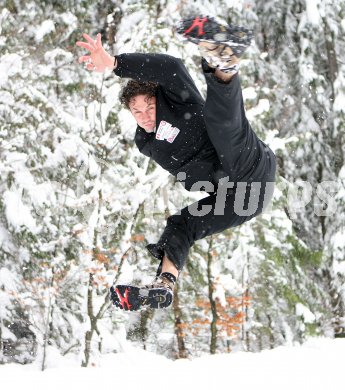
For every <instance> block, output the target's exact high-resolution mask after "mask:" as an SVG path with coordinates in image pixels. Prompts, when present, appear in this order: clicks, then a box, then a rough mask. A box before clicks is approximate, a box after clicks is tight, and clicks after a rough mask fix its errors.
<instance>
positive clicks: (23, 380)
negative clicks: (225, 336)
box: [0, 338, 345, 390]
mask: <svg viewBox="0 0 345 390" xmlns="http://www.w3.org/2000/svg"><path fill="white" fill-rule="evenodd" d="M344 352H345V339H335V340H332V339H326V338H315V339H310V340H309V341H308V342H306V343H305V344H304V345H302V346H293V347H292V346H291V347H279V348H276V349H273V350H266V351H263V352H261V353H249V352H234V353H230V354H219V355H213V356H203V357H200V358H196V359H193V360H186V359H183V360H176V361H172V360H169V359H167V358H165V357H162V356H159V355H156V354H153V353H150V352H146V351H143V350H140V349H135V348H133V347H126V348H125V352H124V353H118V354H109V355H106V356H105V357H104V358H102V363H101V367H98V368H79V367H74V364H72V365H69V363H68V360H64V364H61V362H59V364H58V367H56V368H49V369H47V370H45V371H44V372H41V371H39V370H38V368H37V366H35V365H31V366H30V365H27V366H21V365H17V364H7V365H4V366H0V378H1V388H2V389H4V390H5V389H11V390H19V389H25V390H31V389H32V390H43V389H44V390H47V389H49V390H55V389H56V390H57V389H59V390H61V389H63V390H70V389H71V390H72V389H73V390H74V389H76V388H78V389H82V390H89V389H90V390H91V389H93V390H94V389H102V390H103V389H114V390H115V389H120V388H121V389H124V388H126V389H128V390H132V389H138V390H146V389H147V390H148V389H150V390H153V389H157V390H163V389H164V390H170V389H198V390H204V389H205V390H206V389H208V390H211V389H241V390H249V389H250V390H252V389H259V390H261V389H265V390H285V389H289V390H291V389H293V390H302V389H303V390H309V389H310V390H324V389H326V388H329V389H342V388H344V374H343V357H344Z"/></svg>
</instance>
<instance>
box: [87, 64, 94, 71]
mask: <svg viewBox="0 0 345 390" xmlns="http://www.w3.org/2000/svg"><path fill="white" fill-rule="evenodd" d="M86 69H88V70H95V69H96V67H95V65H94V64H87V65H86Z"/></svg>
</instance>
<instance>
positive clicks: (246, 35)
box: [176, 18, 253, 57]
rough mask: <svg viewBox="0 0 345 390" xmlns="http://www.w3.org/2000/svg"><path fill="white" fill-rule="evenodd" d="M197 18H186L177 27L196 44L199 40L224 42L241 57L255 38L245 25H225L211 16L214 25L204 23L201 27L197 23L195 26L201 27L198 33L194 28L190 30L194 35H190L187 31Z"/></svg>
mask: <svg viewBox="0 0 345 390" xmlns="http://www.w3.org/2000/svg"><path fill="white" fill-rule="evenodd" d="M199 19H200V18H199ZM195 20H196V18H193V19H187V20H184V21H183V22H182V24H181V25H180V26H178V27H177V29H176V32H177V33H178V34H180V35H181V36H182V37H183V38H185V40H188V41H189V42H192V43H195V44H198V43H199V42H208V43H214V44H223V45H225V46H229V47H230V48H231V49H232V51H233V53H234V54H235V55H236V56H237V57H240V56H241V55H242V54H243V52H244V51H245V49H246V48H247V47H248V46H249V45H250V43H251V40H252V38H253V32H252V31H251V30H249V29H247V28H245V27H241V26H224V25H221V24H219V23H218V22H215V21H214V20H213V19H212V18H209V21H210V23H213V25H211V26H209V28H208V27H207V25H205V24H203V25H202V28H201V29H199V25H198V24H197V25H195V28H198V29H199V30H198V33H197V34H195V33H193V31H194V30H195V29H194V28H193V29H192V30H191V31H190V33H193V35H190V34H189V33H186V31H188V30H189V29H190V28H191V26H193V24H194V23H195ZM205 23H207V22H205ZM200 27H201V26H200ZM195 35H197V36H195Z"/></svg>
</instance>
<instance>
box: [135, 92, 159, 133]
mask: <svg viewBox="0 0 345 390" xmlns="http://www.w3.org/2000/svg"><path fill="white" fill-rule="evenodd" d="M129 109H130V111H131V113H132V115H133V116H134V118H135V120H136V121H137V123H138V125H139V126H140V127H142V128H143V129H144V130H146V131H147V132H148V133H152V132H153V131H154V129H155V126H156V98H155V97H154V96H153V97H151V98H150V97H148V96H147V95H138V96H135V97H133V98H132V99H131V100H130V102H129Z"/></svg>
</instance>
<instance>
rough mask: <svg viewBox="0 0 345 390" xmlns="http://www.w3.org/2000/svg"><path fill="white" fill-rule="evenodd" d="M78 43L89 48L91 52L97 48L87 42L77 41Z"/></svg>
mask: <svg viewBox="0 0 345 390" xmlns="http://www.w3.org/2000/svg"><path fill="white" fill-rule="evenodd" d="M76 45H77V46H80V47H83V48H84V49H87V50H89V51H90V52H91V53H92V52H93V51H94V50H95V48H94V47H93V46H91V45H89V44H88V43H86V42H77V43H76Z"/></svg>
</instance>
